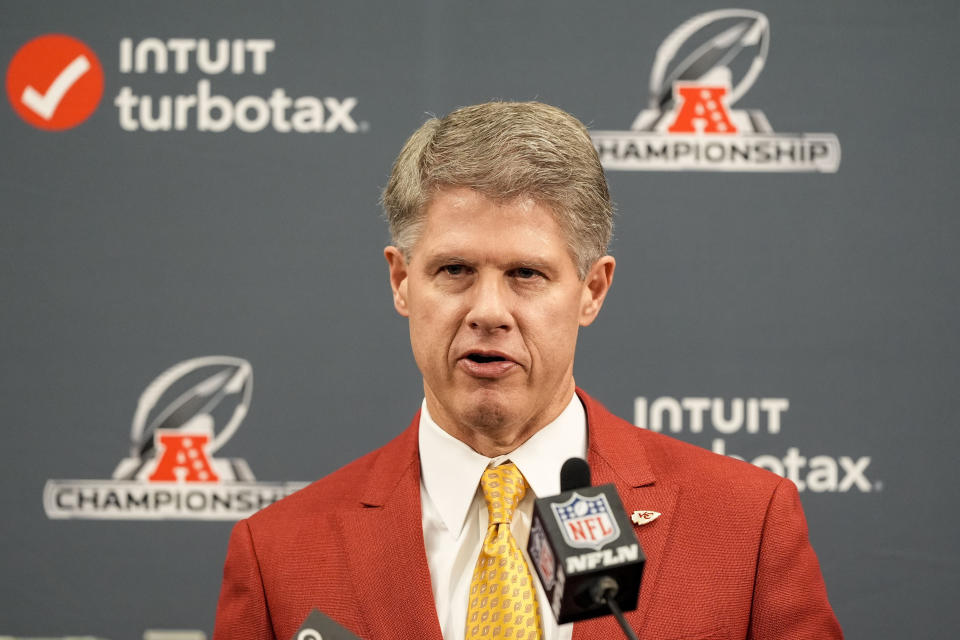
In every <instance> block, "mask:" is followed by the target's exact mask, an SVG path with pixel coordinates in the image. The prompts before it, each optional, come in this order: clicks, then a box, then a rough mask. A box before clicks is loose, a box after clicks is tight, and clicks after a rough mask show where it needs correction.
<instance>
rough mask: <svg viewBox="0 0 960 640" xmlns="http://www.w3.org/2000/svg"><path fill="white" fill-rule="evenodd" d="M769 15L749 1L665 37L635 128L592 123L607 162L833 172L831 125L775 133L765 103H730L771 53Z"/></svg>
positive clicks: (836, 151) (835, 156) (638, 167)
mask: <svg viewBox="0 0 960 640" xmlns="http://www.w3.org/2000/svg"><path fill="white" fill-rule="evenodd" d="M769 48H770V23H769V21H768V20H767V17H766V16H765V15H764V14H762V13H760V12H758V11H751V10H747V9H720V10H717V11H710V12H708V13H704V14H701V15H698V16H695V17H693V18H691V19H690V20H688V21H686V22H685V23H683V24H682V25H680V26H679V27H677V29H676V30H674V32H673V33H671V34H670V35H669V36H668V37H667V39H666V40H664V41H663V43H662V44H661V45H660V48H659V49H658V50H657V54H656V58H655V60H654V63H653V69H652V70H651V73H650V88H649V91H650V99H649V106H648V107H647V108H646V109H644V110H643V111H641V112H640V113H639V115H638V116H637V118H636V119H635V120H634V122H633V125H632V126H631V130H630V131H594V132H592V133H591V137H592V138H593V142H594V146H595V147H596V149H597V152H598V154H599V155H600V160H601V162H602V163H603V166H604V168H605V169H608V170H610V169H612V170H626V171H776V172H799V171H803V172H822V173H834V172H836V171H837V168H838V167H839V166H840V142H839V141H838V140H837V136H836V135H834V134H832V133H800V134H787V133H775V132H774V131H773V128H772V127H771V126H770V123H769V121H768V120H767V118H766V116H765V115H764V114H763V112H762V111H760V110H757V109H749V110H740V109H733V108H732V107H733V105H734V104H736V103H737V102H738V101H739V100H740V99H741V98H742V97H743V96H744V94H746V93H747V91H748V90H749V89H750V87H752V86H753V84H754V82H755V81H756V80H757V77H758V76H759V75H760V72H761V71H762V70H763V67H764V65H765V63H766V60H767V53H768V51H769Z"/></svg>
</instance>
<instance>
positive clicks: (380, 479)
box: [340, 412, 441, 640]
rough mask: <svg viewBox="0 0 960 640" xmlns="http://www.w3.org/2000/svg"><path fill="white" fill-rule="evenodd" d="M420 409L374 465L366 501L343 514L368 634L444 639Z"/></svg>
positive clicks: (371, 637)
mask: <svg viewBox="0 0 960 640" xmlns="http://www.w3.org/2000/svg"><path fill="white" fill-rule="evenodd" d="M419 423H420V414H419V412H418V413H417V415H416V416H414V419H413V422H412V423H411V425H410V427H409V428H408V429H407V430H406V431H405V432H404V433H403V434H401V435H400V436H399V437H398V438H396V439H395V440H393V441H392V442H390V443H389V444H388V445H387V446H386V447H384V448H383V449H381V450H380V451H379V452H378V453H377V454H376V455H377V458H376V459H375V460H374V461H373V462H372V463H371V465H370V470H369V473H368V476H367V478H368V479H367V484H366V486H365V487H364V490H363V494H362V496H363V497H362V499H361V503H360V504H358V505H357V507H356V509H353V510H351V511H346V512H344V513H343V514H342V515H341V517H340V524H341V530H342V535H343V537H344V543H345V548H346V549H347V550H348V556H347V557H348V564H349V567H350V574H351V576H352V582H353V584H354V585H356V590H357V597H358V598H359V602H358V603H357V606H358V609H359V610H360V611H361V614H362V618H363V620H364V637H366V638H369V639H374V638H376V639H377V640H380V639H381V638H410V637H417V638H425V639H428V640H441V635H440V623H439V621H438V620H437V610H436V606H435V605H434V602H433V591H432V589H431V586H430V570H429V567H428V565H427V556H426V551H425V550H424V544H423V524H422V518H421V514H420V461H419V454H418V447H417V431H418V428H419Z"/></svg>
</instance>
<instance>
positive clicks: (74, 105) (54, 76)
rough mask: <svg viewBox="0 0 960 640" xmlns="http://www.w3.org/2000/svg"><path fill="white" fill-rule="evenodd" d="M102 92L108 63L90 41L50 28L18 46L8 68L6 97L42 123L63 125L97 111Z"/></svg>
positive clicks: (26, 117)
mask: <svg viewBox="0 0 960 640" xmlns="http://www.w3.org/2000/svg"><path fill="white" fill-rule="evenodd" d="M102 96H103V67H102V66H101V64H100V60H99V59H97V55H96V54H95V53H94V52H93V50H92V49H91V48H90V47H88V46H87V45H86V44H84V43H83V42H81V41H80V40H77V39H76V38H73V37H71V36H67V35H62V34H46V35H42V36H39V37H37V38H34V39H33V40H31V41H30V42H28V43H26V44H25V45H23V46H22V47H20V49H19V50H18V51H17V53H16V54H15V55H14V56H13V59H12V60H11V61H10V66H9V67H8V68H7V98H8V99H9V100H10V105H11V106H12V107H13V110H14V111H15V112H16V113H17V115H19V116H20V117H21V118H23V120H24V121H25V122H27V123H29V124H31V125H33V126H34V127H37V128H38V129H46V130H49V131H62V130H64V129H70V128H72V127H75V126H77V125H78V124H80V123H81V122H83V121H84V120H86V119H87V118H88V117H89V116H90V114H92V113H93V112H94V111H95V110H96V108H97V105H99V104H100V98H101V97H102Z"/></svg>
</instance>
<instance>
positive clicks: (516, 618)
mask: <svg viewBox="0 0 960 640" xmlns="http://www.w3.org/2000/svg"><path fill="white" fill-rule="evenodd" d="M480 486H481V487H482V488H483V495H484V497H485V498H486V500H487V513H489V514H490V525H489V527H488V528H487V535H486V537H485V538H484V539H483V546H482V547H481V548H480V556H479V557H478V558H477V566H476V568H475V569H474V570H473V579H472V580H471V581H470V599H469V602H468V603H467V604H468V606H467V629H466V640H486V639H487V638H509V639H510V640H540V638H541V632H540V611H539V608H538V607H537V594H536V592H535V591H534V587H533V578H531V576H530V569H529V568H528V567H527V561H526V560H524V558H523V553H522V552H521V551H520V547H519V546H518V545H517V541H516V539H515V538H514V537H513V534H512V533H511V532H510V521H511V520H512V519H513V512H514V511H515V510H516V508H517V505H518V504H520V500H521V499H523V495H524V494H525V493H526V492H527V483H526V481H525V480H524V479H523V474H521V473H520V471H519V470H518V469H517V467H516V465H514V464H513V463H512V462H508V463H507V464H503V465H500V466H499V467H495V468H493V469H487V470H486V471H484V472H483V477H482V478H481V479H480Z"/></svg>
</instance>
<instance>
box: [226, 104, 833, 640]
mask: <svg viewBox="0 0 960 640" xmlns="http://www.w3.org/2000/svg"><path fill="white" fill-rule="evenodd" d="M383 202H384V207H385V209H386V212H387V217H388V219H389V222H390V230H391V235H392V239H393V245H392V246H389V247H387V248H386V249H385V251H384V255H385V257H386V260H387V265H388V267H389V275H390V285H391V288H392V291H393V303H394V307H395V308H396V310H397V312H398V313H400V315H402V316H404V317H406V318H407V319H408V322H409V329H410V343H411V346H412V348H413V355H414V358H415V360H416V362H417V366H418V367H419V369H420V372H421V374H422V375H423V389H424V401H423V404H422V407H421V410H420V412H419V414H418V415H417V416H415V417H414V419H413V422H412V423H411V424H410V426H409V428H408V429H407V430H406V431H404V432H403V433H402V434H401V435H399V436H398V437H397V438H396V439H394V440H393V441H392V442H390V443H389V444H387V445H386V446H385V447H383V448H381V449H379V450H377V451H374V452H373V453H371V454H368V455H367V456H365V457H363V458H361V459H359V460H357V461H355V462H353V463H352V464H350V465H348V466H346V467H344V468H343V469H341V470H339V471H337V472H335V473H333V474H331V475H330V476H328V477H326V478H324V479H322V480H320V481H318V482H316V483H314V484H312V485H311V486H310V487H308V488H306V489H304V490H303V491H300V492H298V493H296V494H294V495H293V496H290V497H289V498H287V499H285V500H282V501H280V502H279V503H277V504H275V505H273V506H271V507H268V508H267V509H264V510H263V511H261V512H259V513H258V514H256V515H254V516H253V517H251V518H249V519H248V520H246V521H243V522H240V523H238V524H237V526H236V527H235V528H234V531H233V535H232V537H231V540H230V547H229V550H228V553H227V561H226V565H225V567H224V581H223V590H222V593H221V597H220V604H219V608H218V612H217V626H216V630H215V632H214V638H215V640H227V639H237V638H256V639H261V638H262V639H268V638H271V639H272V638H277V639H279V640H288V639H289V638H291V637H292V636H293V635H294V634H295V632H296V631H297V629H298V628H299V627H300V625H301V623H302V622H303V620H304V619H305V618H306V617H307V616H308V615H309V614H310V612H311V611H312V610H313V609H315V608H316V609H319V610H320V611H322V612H323V613H324V614H326V615H327V616H329V617H331V618H332V619H334V620H335V621H337V622H338V623H339V624H341V625H343V626H344V627H346V628H348V629H350V630H351V631H353V632H354V633H356V634H357V635H359V636H361V637H363V638H376V639H380V638H433V639H439V638H441V637H443V638H446V639H448V640H449V639H451V638H470V639H474V638H487V637H505V638H549V639H551V640H553V639H561V638H562V639H568V638H571V637H573V638H577V639H585V638H616V637H620V634H621V631H620V630H619V628H618V627H617V626H616V623H615V621H614V620H613V618H611V617H607V618H600V619H596V620H591V621H585V622H581V623H576V624H572V625H571V624H567V625H562V626H558V625H557V623H556V620H555V619H554V618H553V615H552V613H551V612H550V609H549V607H548V606H547V603H546V600H545V598H544V594H543V591H542V589H540V586H539V583H538V582H537V580H536V578H535V577H533V576H532V575H531V572H530V570H529V567H528V566H527V561H526V558H525V557H524V554H523V553H522V551H521V550H522V549H523V548H524V547H525V545H526V540H527V537H528V534H529V528H530V516H531V511H532V503H533V499H534V497H535V496H547V495H553V494H556V493H558V492H559V470H560V467H561V465H562V463H563V462H564V461H565V460H566V459H567V458H569V457H574V456H578V457H584V458H586V459H587V460H588V462H589V463H590V465H591V467H592V469H593V474H594V481H595V483H597V484H602V483H607V482H612V483H614V484H615V485H616V487H617V490H618V492H619V494H620V497H621V499H622V500H623V503H624V505H625V506H626V508H627V510H628V511H632V510H634V509H644V510H650V511H656V512H659V513H660V514H662V515H661V516H660V517H659V518H658V519H656V520H655V521H653V522H650V523H649V524H645V525H644V526H638V527H637V528H636V533H637V536H638V538H639V540H640V543H641V545H642V546H643V549H644V551H645V553H646V555H647V558H648V560H647V565H646V568H645V570H644V576H643V583H642V587H641V592H640V597H639V604H638V607H637V609H636V611H633V612H629V613H627V620H628V621H629V623H630V625H631V626H632V627H633V628H634V629H636V630H637V631H638V634H639V637H641V638H643V639H644V640H653V639H666V638H755V639H760V638H769V639H777V640H784V639H788V638H816V639H817V640H823V639H829V638H840V637H841V632H840V628H839V626H838V625H837V622H836V620H835V618H834V616H833V613H832V611H831V609H830V605H829V603H828V602H827V598H826V590H825V587H824V584H823V580H822V578H821V575H820V569H819V566H818V564H817V560H816V557H815V555H814V553H813V550H812V548H811V547H810V544H809V541H808V539H807V530H806V523H805V520H804V517H803V512H802V509H801V506H800V502H799V498H798V495H797V492H796V489H795V487H794V486H793V484H792V483H791V482H790V481H789V480H784V479H781V478H779V477H777V476H775V475H773V474H770V473H768V472H766V471H763V470H760V469H757V468H755V467H753V466H751V465H748V464H746V463H743V462H740V461H736V460H732V459H728V458H724V457H721V456H716V455H714V454H712V453H710V452H707V451H704V450H702V449H699V448H696V447H693V446H690V445H687V444H683V443H680V442H678V441H675V440H672V439H670V438H668V437H666V436H663V435H660V434H656V433H651V432H648V431H644V430H641V429H637V428H636V427H633V426H632V425H630V424H628V423H626V422H624V421H622V420H620V419H619V418H616V417H615V416H613V415H611V414H610V413H608V412H607V411H606V409H604V408H603V407H602V406H601V405H600V404H599V403H597V402H596V401H595V400H593V399H591V398H590V397H589V396H588V395H587V394H586V393H585V392H583V391H581V390H579V389H577V388H576V386H575V382H574V378H573V361H574V353H575V348H576V341H577V334H578V330H579V328H580V327H581V326H587V325H589V324H590V323H591V322H593V320H594V319H595V318H596V317H597V314H598V313H599V311H600V308H601V306H602V305H603V301H604V299H605V297H606V295H607V293H608V291H609V289H610V286H611V283H612V282H613V274H614V268H615V261H614V259H613V258H612V257H611V256H609V255H606V252H607V244H608V242H609V240H610V233H611V227H612V206H611V203H610V198H609V195H608V192H607V185H606V181H605V179H604V176H603V170H602V169H601V166H600V162H599V159H598V158H597V154H596V152H595V151H594V149H593V146H592V143H591V141H590V137H589V135H588V134H587V131H586V130H585V129H584V127H583V125H582V124H580V122H578V121H577V120H576V119H575V118H573V117H572V116H570V115H569V114H567V113H565V112H563V111H561V110H559V109H556V108H554V107H550V106H547V105H544V104H539V103H488V104H481V105H476V106H472V107H465V108H462V109H458V110H457V111H454V112H453V113H451V114H450V115H448V116H447V117H445V118H443V119H431V120H430V121H428V122H427V123H425V124H424V125H423V126H422V127H421V128H420V129H419V130H417V131H416V132H415V133H414V134H413V136H411V138H410V139H409V140H408V141H407V143H406V145H405V146H404V148H403V150H402V151H401V153H400V155H399V157H398V159H397V161H396V163H395V165H394V167H393V172H392V175H391V177H390V181H389V183H388V185H387V187H386V190H385V191H384V196H383ZM491 567H492V568H493V569H491Z"/></svg>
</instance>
